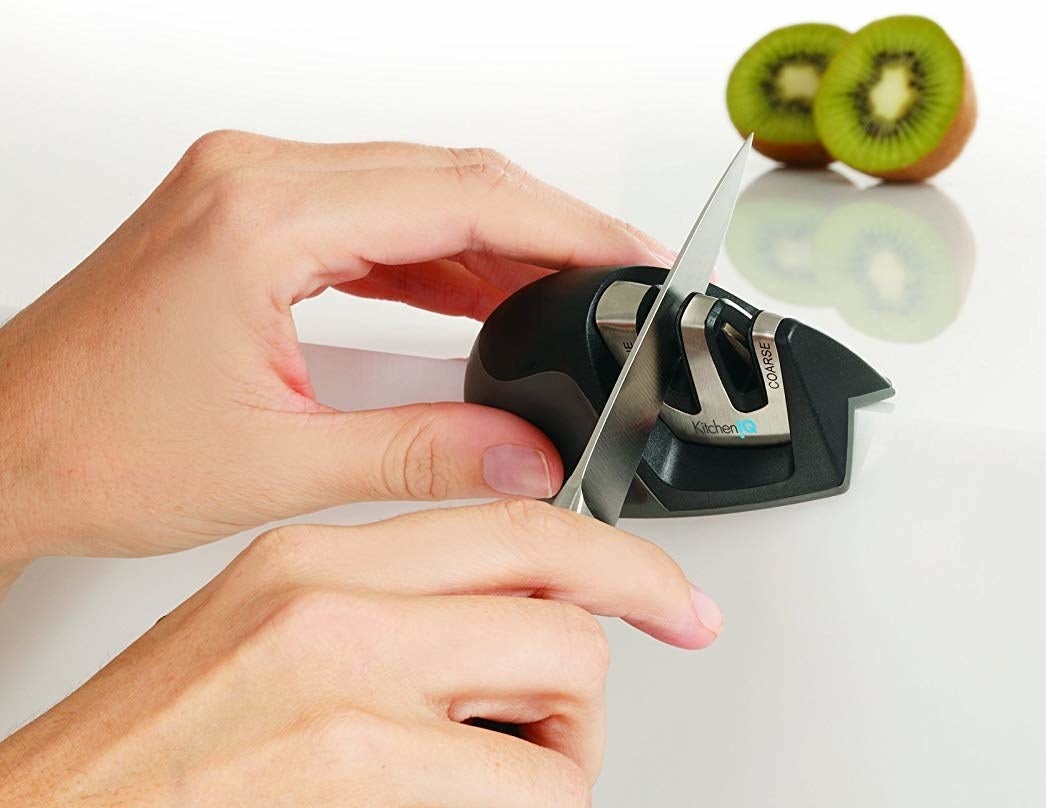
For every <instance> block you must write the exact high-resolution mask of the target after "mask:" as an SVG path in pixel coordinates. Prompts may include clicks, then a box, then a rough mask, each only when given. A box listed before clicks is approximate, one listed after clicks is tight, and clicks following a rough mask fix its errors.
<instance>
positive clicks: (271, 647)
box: [0, 500, 722, 808]
mask: <svg viewBox="0 0 1046 808" xmlns="http://www.w3.org/2000/svg"><path fill="white" fill-rule="evenodd" d="M511 596H515V597H511ZM592 614H602V615H609V616H617V617H623V618H624V619H625V620H627V621H628V622H629V623H631V624H632V625H634V626H636V627H637V628H639V629H641V630H643V631H645V632H647V633H649V634H651V635H653V636H655V637H657V638H659V639H661V640H664V641H666V642H669V643H671V644H673V645H677V646H680V647H683V648H700V647H704V646H706V645H708V644H709V643H710V642H712V640H713V639H714V638H715V634H716V632H718V630H719V629H720V627H721V623H722V617H721V615H720V613H719V610H718V608H717V607H716V606H715V604H714V603H713V602H712V601H711V600H710V599H709V598H708V597H707V596H706V595H704V594H702V593H700V591H699V590H696V589H694V588H693V587H692V586H691V585H690V584H688V582H687V580H686V579H685V577H684V575H683V573H682V571H681V570H680V569H679V567H678V566H676V564H675V563H674V562H673V561H672V560H671V559H670V558H669V557H668V556H667V555H666V554H665V553H664V552H663V551H661V550H660V549H659V548H657V547H656V546H655V545H653V544H650V543H649V542H646V541H644V540H642V539H639V538H636V537H634V536H630V535H628V534H625V533H622V532H620V531H617V530H615V529H614V528H611V527H608V526H606V525H603V524H601V523H599V522H597V521H596V520H594V519H590V518H586V517H580V516H577V515H575V514H573V513H569V512H567V511H564V510H559V509H556V508H553V507H552V506H550V505H547V504H544V503H541V502H537V501H532V500H531V501H528V500H506V501H499V502H495V503H493V504H488V505H482V506H473V507H468V508H457V509H447V510H430V511H425V512H418V513H413V514H409V515H406V516H402V517H398V518H395V519H391V520H389V521H386V522H380V523H376V524H373V525H366V526H361V527H319V526H291V527H283V528H278V529H277V530H275V531H272V532H269V533H267V534H263V535H262V536H261V537H260V538H258V539H257V540H256V541H255V542H254V543H253V544H252V545H251V546H250V547H248V548H247V550H245V551H244V552H243V553H242V554H241V555H240V556H239V557H238V558H237V559H236V560H235V561H234V562H233V563H232V564H231V565H230V566H229V568H228V569H226V570H225V571H224V572H222V573H221V574H220V575H219V576H218V577H217V578H215V579H214V580H213V581H211V582H210V583H209V584H208V585H207V586H205V587H204V588H203V589H201V590H200V591H199V592H198V593H197V594H196V595H194V596H193V597H192V598H190V599H189V600H188V601H186V602H185V603H184V604H182V605H181V606H180V607H178V608H177V609H176V610H175V611H174V612H172V613H171V614H170V615H168V616H167V617H166V618H164V619H163V620H161V621H159V622H158V623H157V624H156V625H155V626H154V627H153V628H152V629H151V630H150V631H149V632H148V633H147V634H145V635H144V636H143V637H142V638H141V639H140V640H139V641H138V642H136V643H135V644H134V645H132V646H131V647H130V648H129V649H128V650H126V651H125V652H124V653H123V654H121V655H120V656H119V657H117V658H116V659H115V660H114V661H113V662H112V663H110V664H109V665H108V666H107V667H106V668H104V669H103V670H102V671H101V672H100V673H99V674H98V675H97V676H95V677H94V678H93V679H92V680H90V681H89V682H88V683H87V684H86V685H84V686H83V687H82V688H81V689H80V690H78V691H77V692H76V693H74V694H73V695H72V696H70V697H69V698H68V699H66V700H65V701H64V702H62V703H61V704H59V705H58V706H57V707H55V708H53V709H52V710H51V711H50V712H48V713H46V714H45V715H44V716H42V717H41V718H39V719H37V720H36V721H34V722H33V723H31V724H30V725H28V726H27V727H26V728H24V729H23V730H21V731H20V732H19V733H16V734H15V735H14V736H12V737H11V738H10V739H8V740H7V741H6V742H4V743H3V744H0V782H3V781H4V778H3V776H2V775H3V773H4V772H5V771H6V772H8V773H9V774H10V775H12V776H9V777H8V778H7V782H8V786H7V787H6V789H4V788H2V787H0V802H2V803H3V804H4V805H12V806H15V805H33V806H36V807H37V808H45V807H46V806H51V805H55V806H58V805H61V806H81V807H82V808H105V807H107V806H116V805H130V804H133V805H141V806H152V805H157V806H165V805H178V806H190V807H191V806H196V805H229V806H232V805H288V806H290V805H295V806H296V805H308V806H324V805H354V806H382V807H383V808H386V807H391V808H395V807H396V806H420V805H425V806H432V808H437V807H438V806H454V808H470V806H475V808H480V807H481V806H482V808H489V806H494V805H496V806H499V808H511V807H512V806H519V808H541V806H555V807H556V808H568V806H584V805H588V804H589V799H590V798H589V792H590V787H591V785H592V783H593V781H594V779H595V777H596V774H597V773H598V770H599V766H600V760H601V755H602V747H603V735H604V680H605V676H606V671H607V665H608V652H607V644H606V638H605V637H604V635H603V633H602V630H601V629H600V626H599V624H598V623H597V622H596V620H595V619H594V618H593V617H592ZM476 718H481V719H487V720H491V721H499V722H508V723H511V724H516V725H520V733H519V734H520V736H521V737H520V738H516V737H512V736H509V735H503V734H500V733H497V732H492V731H490V730H488V729H481V728H478V727H475V726H469V725H467V724H466V723H465V722H467V721H469V720H470V719H476Z"/></svg>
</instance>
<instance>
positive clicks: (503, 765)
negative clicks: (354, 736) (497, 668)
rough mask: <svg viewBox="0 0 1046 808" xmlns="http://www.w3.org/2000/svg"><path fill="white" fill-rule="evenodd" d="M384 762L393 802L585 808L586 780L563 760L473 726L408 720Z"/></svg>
mask: <svg viewBox="0 0 1046 808" xmlns="http://www.w3.org/2000/svg"><path fill="white" fill-rule="evenodd" d="M404 736H405V737H404V738H403V739H402V743H400V744H397V746H396V754H395V760H397V761H412V762H413V763H414V764H419V763H420V764H421V766H422V767H423V768H421V769H420V770H421V771H423V772H424V776H418V772H419V766H418V765H410V766H390V767H389V776H390V777H392V778H394V779H395V786H396V794H395V797H398V799H395V801H394V802H393V801H392V800H390V801H389V802H388V804H396V805H425V806H432V808H490V806H492V805H496V806H498V808H588V806H590V805H591V783H590V782H589V780H588V778H587V776H586V775H585V773H584V772H583V771H582V769H581V768H580V767H579V766H578V765H577V764H575V763H574V762H572V761H571V760H570V759H569V758H567V757H564V756H563V755H561V754H559V753H557V752H554V751H552V750H549V749H545V748H542V747H541V746H538V745H536V744H533V743H528V742H527V741H525V740H521V739H520V738H513V737H511V736H509V735H503V734H500V733H497V732H492V731H490V730H486V729H480V728H478V727H471V726H466V725H462V724H453V723H449V722H441V723H437V722H432V723H425V724H412V725H410V726H409V728H407V729H405V730H404Z"/></svg>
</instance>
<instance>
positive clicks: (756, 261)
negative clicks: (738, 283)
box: [726, 168, 858, 306]
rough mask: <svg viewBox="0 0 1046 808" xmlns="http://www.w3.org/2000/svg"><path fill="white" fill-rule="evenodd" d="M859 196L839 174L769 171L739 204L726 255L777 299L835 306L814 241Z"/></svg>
mask: <svg viewBox="0 0 1046 808" xmlns="http://www.w3.org/2000/svg"><path fill="white" fill-rule="evenodd" d="M857 195H858V191H857V187H856V186H855V185H854V184H853V183H852V182H850V180H848V179H847V178H846V177H844V176H842V175H841V174H838V173H836V172H835V171H831V170H828V171H804V170H802V169H797V168H777V169H774V170H773V171H769V172H767V173H766V174H763V175H762V176H761V177H759V178H758V179H756V180H755V181H754V182H753V183H752V184H751V185H749V186H748V187H747V188H746V189H745V190H744V193H742V194H741V196H740V198H739V199H738V200H737V206H736V207H735V209H734V218H733V219H732V220H731V222H730V229H729V230H728V231H727V234H726V253H727V256H728V257H729V258H730V262H731V263H732V264H733V265H734V267H735V268H736V269H737V271H738V272H739V273H740V274H741V275H743V276H744V278H745V279H746V280H747V281H748V282H749V283H751V284H752V285H753V286H754V287H756V288H757V289H758V290H759V291H760V292H762V293H763V294H765V295H768V296H769V297H772V298H774V299H775V300H780V301H783V302H786V303H790V304H798V305H802V306H828V305H831V304H832V298H831V295H832V286H831V283H830V278H825V277H824V275H823V271H824V267H823V264H822V263H821V262H818V261H815V260H814V243H815V238H816V236H817V233H818V232H819V230H820V229H821V226H822V225H823V224H824V221H825V219H827V218H828V216H829V214H830V213H831V212H832V210H833V209H834V208H836V207H837V206H839V205H840V204H843V203H845V202H846V201H848V200H850V199H852V198H854V197H856V196H857Z"/></svg>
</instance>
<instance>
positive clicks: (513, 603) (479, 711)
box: [374, 596, 609, 782]
mask: <svg viewBox="0 0 1046 808" xmlns="http://www.w3.org/2000/svg"><path fill="white" fill-rule="evenodd" d="M389 608H391V609H395V624H396V625H397V626H399V630H398V631H397V632H396V634H395V636H389V637H386V638H384V640H383V642H382V645H381V647H380V648H379V649H376V650H375V653H374V655H375V656H376V657H379V658H381V659H382V660H383V661H384V664H391V665H393V666H394V667H395V668H397V669H399V670H401V671H409V677H410V680H411V685H412V687H413V688H417V690H418V691H420V692H421V693H422V694H424V695H425V697H426V698H427V699H428V701H429V703H430V704H431V705H432V707H433V709H434V710H435V711H436V712H437V714H438V715H440V716H442V717H446V718H449V719H450V720H451V721H456V722H459V723H460V722H463V721H466V720H469V719H472V718H484V719H488V720H492V721H501V722H506V723H511V724H519V725H525V727H524V737H526V738H527V739H528V740H531V741H533V742H534V743H538V744H540V745H541V746H545V747H547V748H549V749H552V750H553V751H556V752H559V753H561V754H563V755H566V756H567V757H569V758H571V759H572V760H573V761H574V762H576V763H577V764H578V765H579V766H580V767H581V768H582V769H583V770H584V771H585V773H586V775H587V776H588V778H589V781H590V782H595V779H596V777H597V776H598V774H599V769H600V765H601V763H602V758H603V737H604V729H605V727H604V723H605V719H604V708H605V688H606V674H607V668H608V665H609V651H608V647H607V641H606V637H605V636H604V634H603V631H602V629H601V628H600V626H599V623H598V622H597V621H596V619H595V618H594V617H592V615H591V614H589V613H588V612H586V611H585V610H584V609H581V608H579V607H577V606H573V605H570V604H564V603H555V602H551V601H540V600H532V599H528V598H504V597H476V596H457V597H454V596H451V597H446V596H440V597H410V598H402V599H397V601H396V602H395V605H391V606H390V607H389Z"/></svg>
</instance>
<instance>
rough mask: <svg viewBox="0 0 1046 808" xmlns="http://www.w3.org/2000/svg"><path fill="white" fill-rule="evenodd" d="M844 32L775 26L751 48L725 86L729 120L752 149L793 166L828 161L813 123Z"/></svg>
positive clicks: (820, 26)
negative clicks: (751, 139) (816, 103)
mask: <svg viewBox="0 0 1046 808" xmlns="http://www.w3.org/2000/svg"><path fill="white" fill-rule="evenodd" d="M848 36H849V34H848V33H847V32H846V31H844V30H843V29H842V28H839V27H838V26H835V25H826V24H823V23H803V24H800V25H789V26H787V27H785V28H778V29H777V30H775V31H771V32H770V33H769V34H767V35H766V36H764V37H763V38H762V39H760V40H759V41H758V42H756V43H755V44H754V45H752V47H750V48H749V49H748V50H747V51H745V53H744V54H743V55H742V56H741V58H740V59H739V60H738V62H737V64H736V65H734V69H733V70H732V71H731V72H730V79H729V81H728V82H727V86H726V106H727V111H728V112H729V113H730V120H731V121H732V122H733V124H734V126H735V127H737V131H738V132H740V133H741V135H742V136H743V137H748V136H749V135H750V134H753V133H754V134H755V140H754V143H753V145H754V146H755V148H756V150H757V151H759V152H761V153H763V154H765V155H766V156H767V157H770V158H772V159H774V160H778V161H780V162H782V163H788V164H792V165H809V166H819V165H827V164H828V163H830V162H831V160H832V158H831V156H830V155H829V153H828V152H827V151H826V150H825V149H824V147H823V146H822V145H821V141H820V138H819V137H818V134H817V129H816V127H815V126H814V122H813V115H812V110H813V104H814V98H815V97H816V96H817V93H818V87H819V86H820V82H821V76H822V74H823V73H824V72H825V70H826V69H827V67H828V65H829V63H830V62H831V61H832V57H833V56H834V55H835V53H836V52H837V51H838V50H839V48H840V47H841V45H842V44H843V42H844V41H845V40H846V38H847V37H848Z"/></svg>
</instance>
